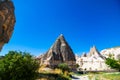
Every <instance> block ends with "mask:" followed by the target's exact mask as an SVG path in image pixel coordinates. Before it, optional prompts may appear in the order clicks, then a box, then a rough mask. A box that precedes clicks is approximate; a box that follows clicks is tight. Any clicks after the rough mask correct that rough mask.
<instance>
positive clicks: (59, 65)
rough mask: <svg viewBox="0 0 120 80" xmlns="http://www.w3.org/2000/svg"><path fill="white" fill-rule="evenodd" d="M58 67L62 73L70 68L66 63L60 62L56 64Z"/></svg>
mask: <svg viewBox="0 0 120 80" xmlns="http://www.w3.org/2000/svg"><path fill="white" fill-rule="evenodd" d="M58 68H59V69H61V70H62V72H63V73H64V72H65V71H69V70H70V68H69V67H68V65H67V64H66V63H60V64H58Z"/></svg>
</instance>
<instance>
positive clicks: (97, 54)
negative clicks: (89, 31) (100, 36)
mask: <svg viewBox="0 0 120 80" xmlns="http://www.w3.org/2000/svg"><path fill="white" fill-rule="evenodd" d="M87 56H88V57H91V56H93V57H95V58H98V57H100V58H102V59H105V57H104V56H102V55H101V54H100V52H99V51H98V50H97V48H96V47H95V46H93V47H92V48H91V49H90V52H89V53H88V55H87Z"/></svg>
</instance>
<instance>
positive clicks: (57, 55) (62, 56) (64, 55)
mask: <svg viewBox="0 0 120 80" xmlns="http://www.w3.org/2000/svg"><path fill="white" fill-rule="evenodd" d="M60 63H67V64H68V65H75V63H76V59H75V55H74V53H73V51H72V49H71V47H70V46H69V44H68V43H67V42H66V40H65V38H64V36H63V35H62V34H61V35H60V36H59V37H58V38H57V40H56V41H55V43H54V44H53V45H52V46H51V48H50V49H49V50H48V51H47V52H46V54H45V55H44V56H43V57H42V64H47V65H50V66H53V67H54V66H56V65H58V64H60Z"/></svg>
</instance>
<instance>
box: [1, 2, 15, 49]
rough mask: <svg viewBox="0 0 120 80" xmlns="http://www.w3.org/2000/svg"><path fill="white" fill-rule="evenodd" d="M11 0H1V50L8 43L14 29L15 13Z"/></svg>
mask: <svg viewBox="0 0 120 80" xmlns="http://www.w3.org/2000/svg"><path fill="white" fill-rule="evenodd" d="M14 9H15V8H14V4H13V2H12V1H11V0H0V50H1V49H2V47H3V45H4V44H5V43H8V42H9V40H10V38H11V35H12V33H13V30H14V25H15V21H16V20H15V14H14Z"/></svg>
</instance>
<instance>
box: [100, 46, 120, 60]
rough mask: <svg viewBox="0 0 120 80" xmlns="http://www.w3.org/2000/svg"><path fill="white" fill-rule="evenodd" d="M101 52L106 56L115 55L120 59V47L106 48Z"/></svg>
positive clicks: (114, 56)
mask: <svg viewBox="0 0 120 80" xmlns="http://www.w3.org/2000/svg"><path fill="white" fill-rule="evenodd" d="M100 53H101V54H102V55H103V56H105V57H106V58H108V57H113V58H115V59H120V47H113V48H108V49H104V50H102V51H101V52H100Z"/></svg>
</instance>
